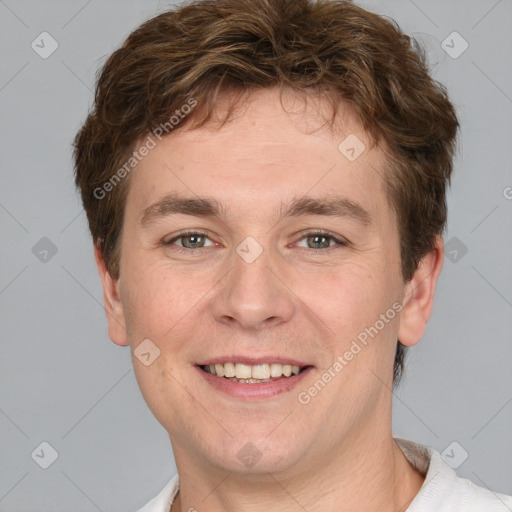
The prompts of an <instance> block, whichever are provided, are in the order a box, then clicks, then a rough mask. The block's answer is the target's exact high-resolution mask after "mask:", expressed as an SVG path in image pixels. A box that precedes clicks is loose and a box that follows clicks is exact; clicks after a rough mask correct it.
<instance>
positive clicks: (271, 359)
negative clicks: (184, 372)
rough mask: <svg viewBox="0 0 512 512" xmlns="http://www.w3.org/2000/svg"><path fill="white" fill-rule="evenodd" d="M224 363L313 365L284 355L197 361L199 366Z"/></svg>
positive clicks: (215, 358)
mask: <svg viewBox="0 0 512 512" xmlns="http://www.w3.org/2000/svg"><path fill="white" fill-rule="evenodd" d="M223 363H241V364H245V365H248V366H256V365H258V364H272V363H278V364H289V365H292V366H300V367H303V366H311V365H310V364H308V363H305V362H304V361H298V360H297V359H293V358H291V357H283V356H262V357H247V356H234V355H230V356H220V357H212V358H211V359H206V360H204V361H201V362H200V363H197V365H198V366H206V365H209V364H223Z"/></svg>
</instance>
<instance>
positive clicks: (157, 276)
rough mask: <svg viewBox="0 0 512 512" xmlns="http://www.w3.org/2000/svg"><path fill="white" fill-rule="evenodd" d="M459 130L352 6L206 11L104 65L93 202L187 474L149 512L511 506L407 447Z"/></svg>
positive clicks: (136, 35)
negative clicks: (406, 377)
mask: <svg viewBox="0 0 512 512" xmlns="http://www.w3.org/2000/svg"><path fill="white" fill-rule="evenodd" d="M457 127H458V122H457V118H456V115H455V112H454V109H453V107H452V105H451V103H450V102H449V100H448V98H447V95H446V93H445V91H444V89H443V88H442V86H440V85H439V84H437V83H436V82H434V81H433V80H432V79H431V78H430V77H429V76H428V73H427V70H426V68H425V65H424V63H423V62H422V60H421V58H420V57H419V55H418V54H417V52H416V51H415V49H414V48H413V46H412V45H411V43H410V40H409V39H408V38H407V37H406V36H405V35H403V34H402V33H401V31H400V30H399V29H398V27H396V26H395V25H394V24H392V23H391V22H389V21H387V20H385V19H383V18H381V17H379V16H377V15H375V14H372V13H369V12H367V11H365V10H363V9H361V8H359V7H357V6H355V5H354V4H352V3H350V2H345V1H336V2H335V1H328V0H326V1H322V2H314V1H312V0H218V1H215V0H202V1H201V0H200V1H196V2H194V3H192V4H189V5H184V6H182V7H180V8H179V9H176V10H174V11H169V12H165V13H163V14H161V15H159V16H157V17H155V18H153V19H151V20H149V21H147V22H145V23H144V24H143V25H142V26H141V27H139V28H138V29H137V30H136V31H135V32H133V33H132V34H131V35H130V36H129V37H128V39H127V41H126V42H125V43H124V45H123V46H122V47H121V48H120V49H119V50H117V51H116V52H114V54H113V55H112V56H111V57H110V58H109V59H108V61H107V63H106V64H105V66H104V68H103V70H102V73H101V76H100V77H99V80H98V84H97V90H96V97H95V105H94V109H93V110H92V112H91V113H90V115H89V117H88V119H87V120H86V122H85V124H84V126H83V127H82V129H81V130H80V132H79V134H78V135H77V137H76V141H75V161H76V183H77V186H78V187H79V188H80V190H81V193H82V199H83V203H84V207H85V209H86V212H87V216H88V221H89V226H90V229H91V233H92V236H93V241H94V245H95V256H96V262H97V266H98V270H99V273H100V276H101V280H102V284H103V290H104V300H105V308H106V312H107V315H108V326H109V336H110V338H111V339H112V341H113V342H114V343H117V344H119V345H129V346H130V347H131V350H132V354H133V364H134V369H135V373H136V377H137V381H138V383H139V386H140V389H141V392H142V394H143V396H144V398H145V400H146V402H147V404H148V406H149V407H150V409H151V410H152V412H153V414H154V415H155V417H156V418H157V419H158V421H159V422H160V423H161V424H162V425H163V427H164V428H165V429H166V430H167V432H168V433H169V437H170V440H171V443H172V447H173V452H174V455H175V460H176V466H177V468H178V475H179V481H178V475H177V476H176V477H175V478H173V479H172V480H171V481H170V482H169V484H168V485H167V486H166V487H165V488H164V489H163V490H162V492H161V493H160V494H159V495H158V496H157V497H156V498H155V499H153V500H151V502H150V503H148V504H147V505H146V506H145V507H143V508H142V509H141V510H142V511H143V512H150V511H151V512H164V511H166V512H168V511H171V512H179V511H189V512H190V511H199V512H201V511H209V512H216V511H237V512H240V511H267V510H276V509H279V510H289V511H303V510H307V511H311V512H313V511H319V510H322V511H326V510H328V511H331V510H332V511H342V512H348V511H351V512H352V511H356V510H357V511H361V512H362V511H372V512H373V511H377V510H378V511H379V512H398V511H405V510H407V511H409V512H420V511H421V512H423V511H432V512H433V511H436V512H447V511H450V512H453V511H455V510H458V511H464V512H471V511H481V512H484V511H485V512H493V511H507V510H512V498H511V497H508V496H505V495H502V494H495V493H493V492H491V491H489V490H487V489H484V488H481V487H478V486H476V485H474V484H473V483H471V482H469V481H468V480H464V479H460V478H458V477H457V476H456V475H455V473H454V472H453V471H452V470H451V469H450V468H449V467H448V466H447V465H446V464H445V463H444V462H443V460H442V459H441V457H440V455H439V453H437V452H436V451H434V450H432V449H430V448H427V447H423V446H421V445H418V444H415V443H413V442H409V441H405V440H395V439H393V437H392V431H391V405H392V389H393V385H396V384H397V383H398V382H399V379H400V375H401V372H402V366H403V356H404V350H405V348H406V347H409V346H412V345H414V344H416V343H418V341H419V340H420V338H421V336H422V334H423V332H424V330H425V326H426V323H427V321H428V319H429V317H430V314H431V310H432V304H433V299H434V292H435V287H436V282H437V279H438V277H439V274H440V272H441V268H442V262H443V243H442V239H441V234H442V231H443V228H444V226H445V223H446V202H445V189H446V185H447V184H448V183H449V179H450V174H451V170H452V156H453V151H454V143H455V137H456V132H457Z"/></svg>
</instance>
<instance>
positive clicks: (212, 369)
mask: <svg viewBox="0 0 512 512" xmlns="http://www.w3.org/2000/svg"><path fill="white" fill-rule="evenodd" d="M199 367H200V368H201V369H202V370H203V371H205V372H207V373H209V374H210V375H216V376H217V377H223V378H224V379H227V380H230V381H231V382H240V383H243V384H263V383H265V382H274V381H276V380H280V379H283V378H285V379H286V378H289V377H291V376H295V375H299V374H300V373H302V372H303V371H304V370H305V369H306V368H308V366H298V365H292V364H281V363H263V364H256V365H249V364H243V363H217V364H205V365H199Z"/></svg>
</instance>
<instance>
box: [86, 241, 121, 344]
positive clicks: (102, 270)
mask: <svg viewBox="0 0 512 512" xmlns="http://www.w3.org/2000/svg"><path fill="white" fill-rule="evenodd" d="M94 258H95V259H96V266H97V267H98V273H99V274H100V278H101V285H102V287H103V301H104V303H105V312H106V313H107V321H108V335H109V338H110V339H111V340H112V341H113V342H114V343H115V344H116V345H128V332H127V330H126V321H125V316H124V310H123V304H122V303H121V299H120V296H119V279H114V278H113V277H112V276H111V275H110V273H109V271H108V270H107V266H106V265H105V260H104V259H103V251H102V250H101V249H100V248H99V247H98V246H95V247H94Z"/></svg>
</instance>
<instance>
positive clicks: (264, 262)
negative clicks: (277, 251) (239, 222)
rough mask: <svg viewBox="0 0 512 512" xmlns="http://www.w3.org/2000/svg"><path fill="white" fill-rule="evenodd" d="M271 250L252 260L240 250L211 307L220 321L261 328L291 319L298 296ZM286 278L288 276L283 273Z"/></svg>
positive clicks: (242, 327)
mask: <svg viewBox="0 0 512 512" xmlns="http://www.w3.org/2000/svg"><path fill="white" fill-rule="evenodd" d="M272 260H273V258H272V257H271V255H270V254H269V252H268V251H267V250H264V251H263V252H262V254H261V255H260V256H259V257H258V258H257V259H256V260H255V261H252V262H248V261H246V260H244V259H243V258H242V257H241V256H240V255H239V254H238V253H237V252H235V251H233V255H232V256H231V263H232V269H231V271H230V272H228V274H227V275H226V277H225V279H223V280H222V281H221V287H220V288H219V289H218V292H217V294H216V295H215V296H214V298H213V300H212V303H211V306H212V313H213V316H214V318H215V320H216V321H217V322H220V323H223V324H225V325H229V326H230V327H238V328H240V329H245V330H251V331H257V330H261V329H264V328H269V327H272V326H276V325H279V324H281V323H284V322H287V321H289V320H290V319H291V318H292V316H293V314H294V312H295V304H294V300H293V299H294V295H293V292H292V291H291V290H290V289H289V288H288V287H287V285H286V284H285V279H281V278H280V277H279V276H280V274H282V273H280V271H279V268H278V267H277V265H276V262H275V261H274V262H273V261H272ZM283 277H284V276H283Z"/></svg>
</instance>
